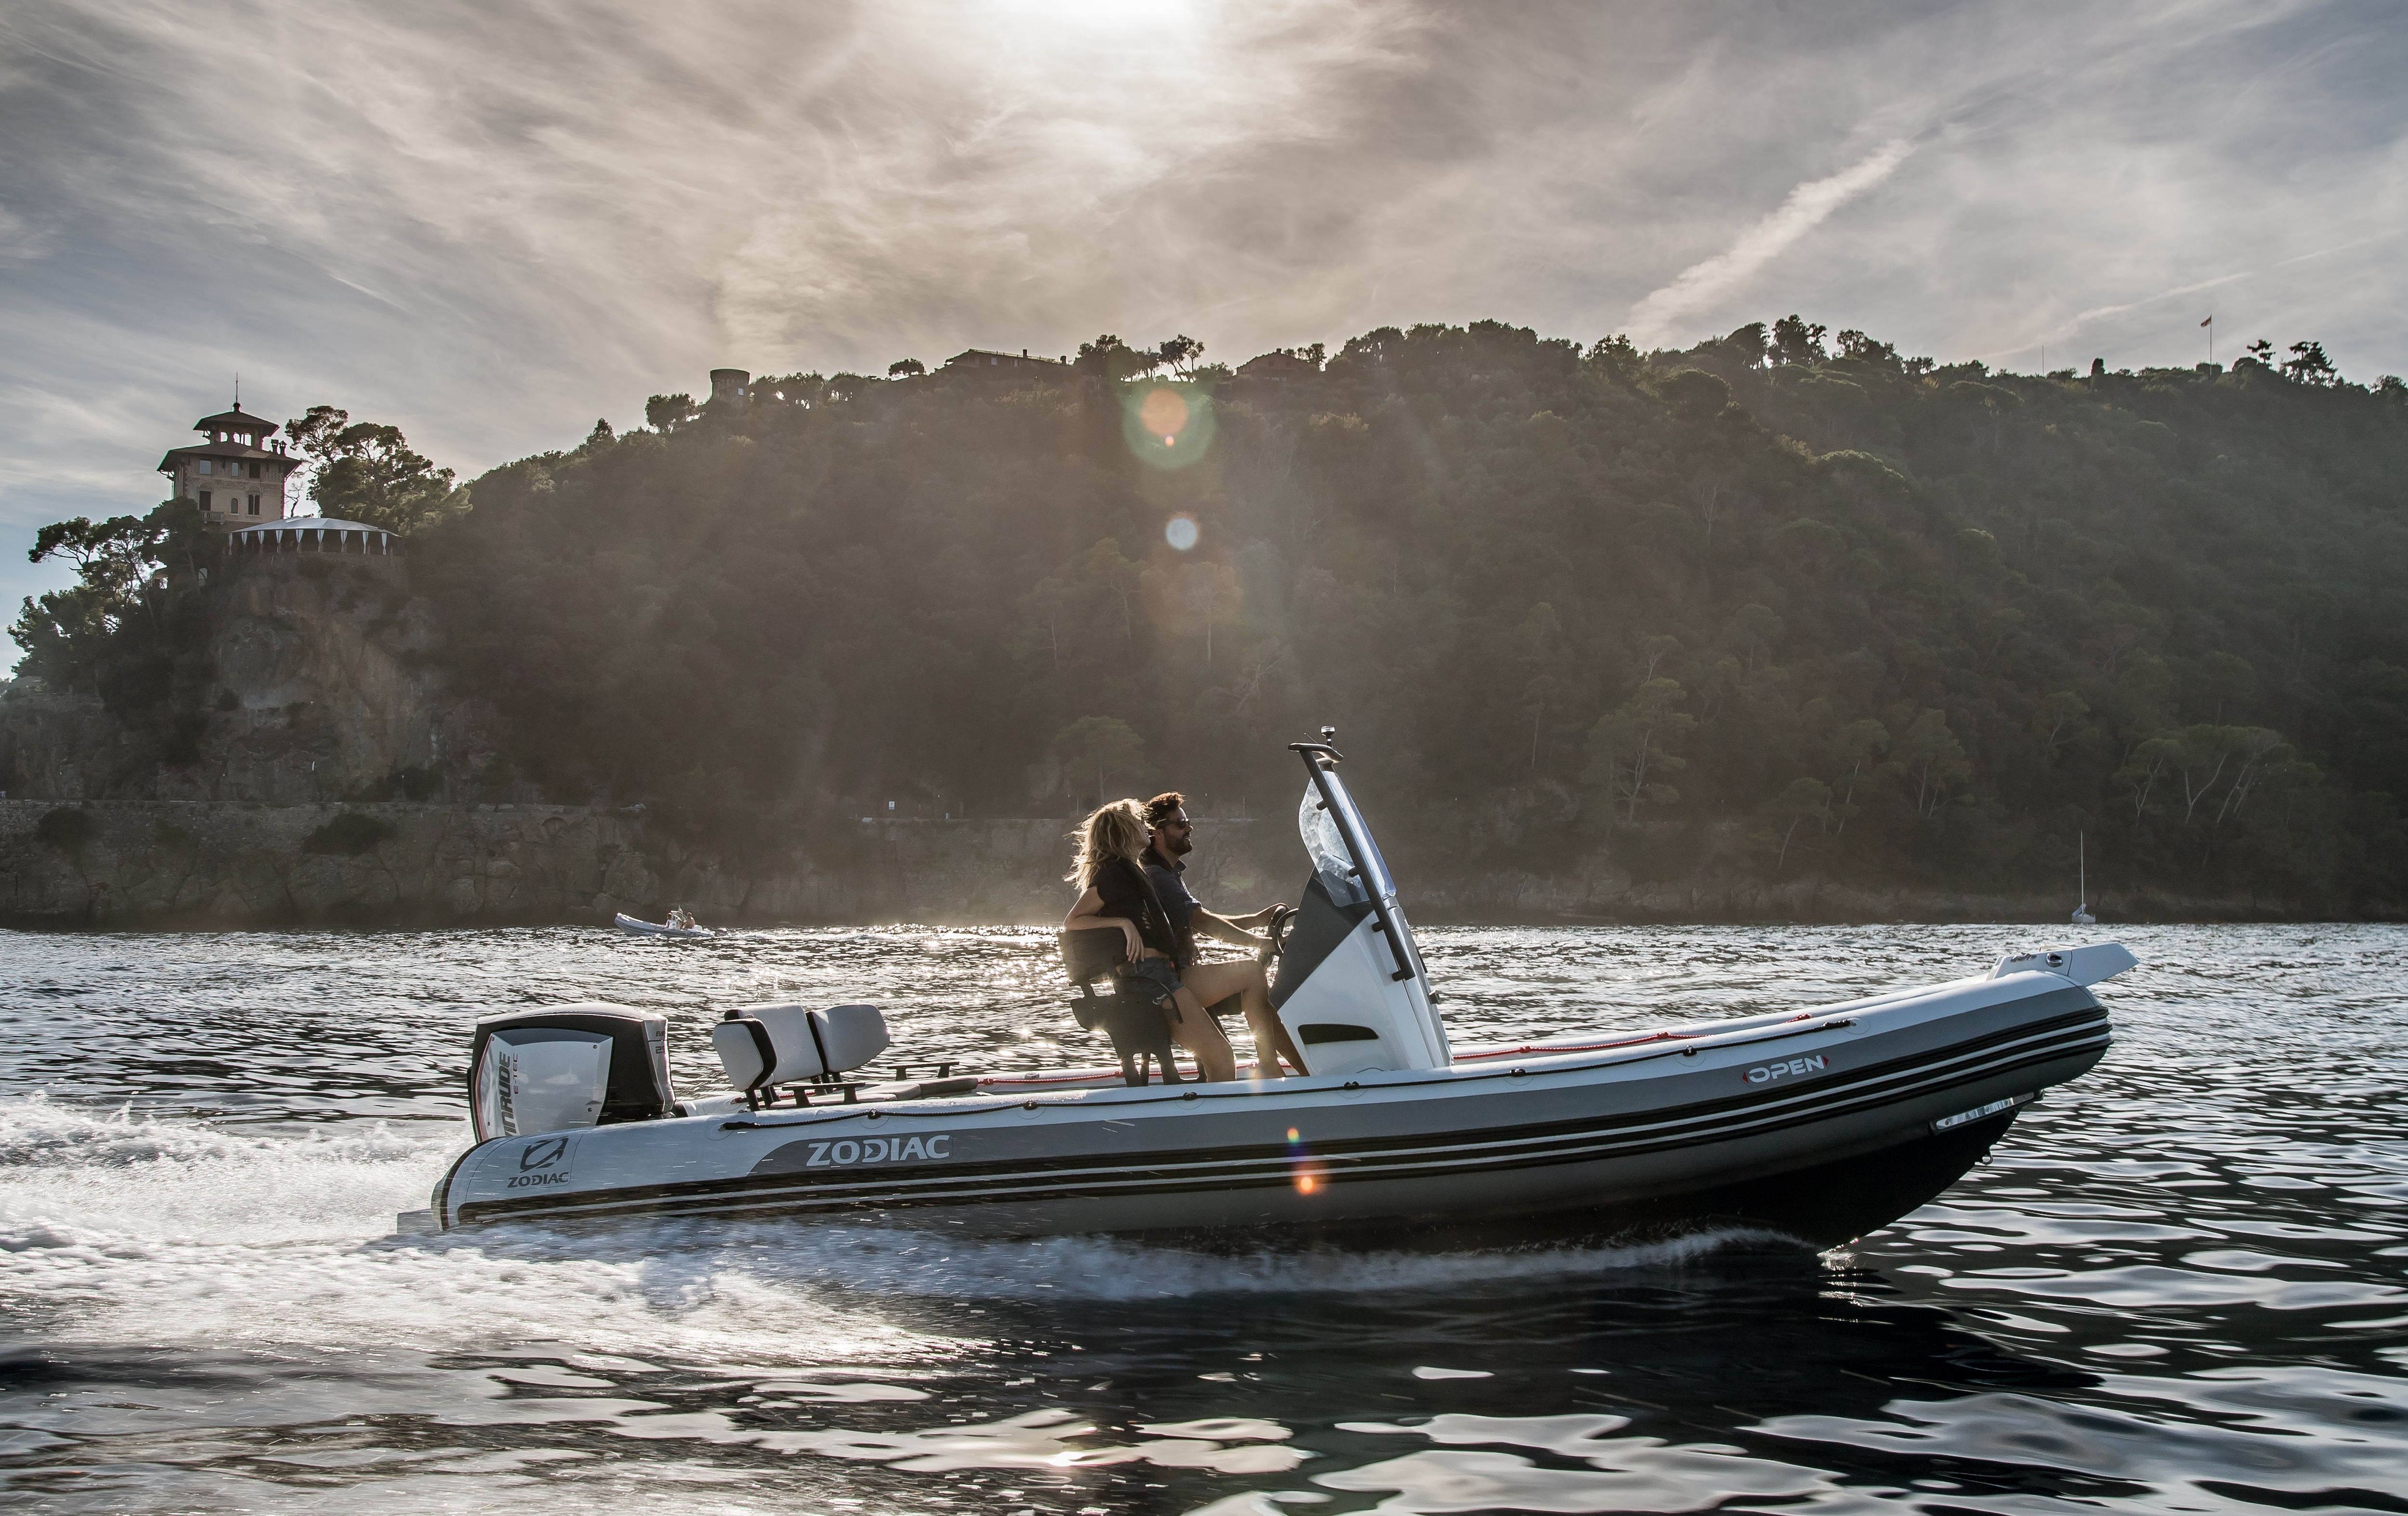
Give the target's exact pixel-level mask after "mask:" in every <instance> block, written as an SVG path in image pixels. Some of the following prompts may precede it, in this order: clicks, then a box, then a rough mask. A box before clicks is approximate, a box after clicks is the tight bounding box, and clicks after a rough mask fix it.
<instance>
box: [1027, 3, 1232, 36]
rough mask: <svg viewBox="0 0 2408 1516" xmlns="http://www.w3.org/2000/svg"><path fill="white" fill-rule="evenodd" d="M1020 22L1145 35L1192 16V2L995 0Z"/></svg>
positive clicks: (1187, 19)
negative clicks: (1142, 33) (1146, 32)
mask: <svg viewBox="0 0 2408 1516" xmlns="http://www.w3.org/2000/svg"><path fill="white" fill-rule="evenodd" d="M996 7H997V8H998V9H1000V10H1002V11H1003V12H1004V13H1005V14H1007V15H1009V16H1011V17H1012V18H1013V19H1014V20H1015V21H1022V22H1036V23H1039V24H1047V25H1054V26H1058V27H1062V28H1064V29H1068V30H1077V31H1082V32H1145V31H1155V30H1160V29H1162V28H1166V27H1171V26H1177V25H1180V24H1182V23H1183V22H1185V21H1189V20H1191V19H1192V18H1193V17H1194V16H1195V13H1196V7H1195V4H1194V0H996Z"/></svg>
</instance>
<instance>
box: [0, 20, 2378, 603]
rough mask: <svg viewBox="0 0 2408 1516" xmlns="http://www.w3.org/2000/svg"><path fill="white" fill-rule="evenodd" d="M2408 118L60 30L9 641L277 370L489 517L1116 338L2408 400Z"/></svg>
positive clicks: (2012, 50) (2271, 52) (1804, 85)
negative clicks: (1399, 341) (691, 434)
mask: <svg viewBox="0 0 2408 1516" xmlns="http://www.w3.org/2000/svg"><path fill="white" fill-rule="evenodd" d="M2401 79H2408V8H2403V7H2401V6H2400V5H2398V4H2396V3H2393V0H2330V3H2322V0H2154V3H2153V0H2131V3H2128V4H2122V5H2117V6H2112V7H2110V6H2098V5H2089V4H2057V3H2050V0H2023V3H2016V4H1979V5H1974V4H1913V3H1905V0H1893V3H1883V4H1860V3H1850V0H1814V3H1805V0H1788V3H1784V0H1751V3H1746V4H1719V3H1713V0H1685V3H1684V4H1681V5H1678V6H1670V5H1663V4H1660V3H1645V4H1631V3H1618V0H1595V3H1578V4H1508V3H1493V4H1492V3H1482V4H1476V5H1475V4H1469V3H1467V4H1461V5H1453V6H1442V5H1434V4H1427V3H1420V0H1248V3H1242V4H1240V3H1236V0H1229V3H1223V0H943V3H939V0H875V3H865V4H858V5H853V4H841V3H821V4H797V3H796V0H687V3H685V4H681V5H680V6H676V7H661V6H658V5H655V4H638V3H634V0H580V3H579V4H576V5H573V6H572V5H568V4H565V3H560V0H523V3H519V4H504V5H498V6H497V5H494V4H492V3H490V0H483V3H479V4H473V5H472V4H462V3H452V0H414V3H413V4H411V5H409V6H394V5H391V4H373V5H371V4H361V3H354V0H308V3H302V0H175V3H174V4H165V3H137V0H11V3H10V5H9V6H7V7H6V8H5V9H0V342H5V344H6V350H7V353H8V355H9V362H8V363H7V365H5V367H0V606H7V607H13V606H14V605H15V603H16V601H17V600H18V598H19V597H21V596H22V595H23V594H33V593H38V592H39V591H41V590H44V589H48V588H54V587H56V586H57V585H59V584H62V583H64V582H65V581H66V579H67V576H66V575H65V572H64V571H62V570H61V569H60V568H59V566H58V565H39V566H36V565H28V564H27V563H26V561H25V554H26V550H27V549H28V548H29V547H30V546H31V544H32V541H33V536H34V532H35V530H36V527H37V526H38V525H39V524H41V523H42V522H50V521H55V520H59V519H62V518H64V517H67V516H74V515H90V516H103V515H118V514H124V513H128V512H136V513H138V512H140V511H142V510H145V509H147V508H149V507H150V506H151V505H152V504H154V503H156V501H157V500H158V499H159V498H160V497H161V494H162V493H163V492H162V483H163V481H162V480H161V479H159V477H158V476H157V475H156V474H155V473H154V472H153V470H154V468H155V466H156V465H157V463H158V460H159V456H160V454H161V453H163V452H164V451H166V450H167V449H168V448H171V447H177V446H181V445H183V444H185V443H187V442H191V441H193V440H196V438H195V437H194V436H193V434H192V432H191V427H192V423H193V421H194V420H196V419H197V418H199V417H200V416H202V415H204V414H207V413H208V412H212V411H216V410H220V409H222V408H224V407H225V405H226V404H227V403H228V402H229V401H230V400H231V399H232V398H233V394H234V386H235V382H236V375H237V374H239V375H240V382H241V386H242V390H241V393H242V400H243V404H244V406H245V408H247V409H250V410H252V411H255V412H257V413H260V414H262V415H265V416H267V417H270V418H272V419H277V420H283V419H286V418H289V417H294V416H298V415H299V414H301V412H302V411H303V410H304V409H306V408H308V407H309V406H312V405H320V404H331V405H336V406H339V407H341V408H344V409H346V410H348V411H350V412H351V414H352V416H353V417H354V418H357V419H367V420H375V421H380V422H392V423H394V424H395V425H398V426H400V427H401V428H402V429H403V430H404V431H405V432H406V433H407V434H408V435H409V438H410V440H411V442H412V444H413V445H414V446H416V447H417V448H418V449H419V450H420V451H423V452H426V453H428V454H429V455H431V456H432V457H434V458H435V459H436V460H437V462H438V463H441V464H444V465H449V466H452V467H453V468H456V469H458V470H459V471H460V473H461V475H462V477H463V478H464V479H465V478H473V477H474V476H475V475H476V474H477V473H479V472H480V471H482V470H483V469H485V468H488V467H491V466H492V465H495V464H498V463H502V462H505V461H508V460H509V459H511V458H515V457H520V456H523V455H525V454H527V453H531V452H538V451H545V450H548V449H552V448H560V447H568V446H573V445H574V444H575V443H576V442H578V441H579V440H581V438H582V437H583V436H584V435H585V434H586V432H587V431H588V430H589V429H590V428H591V427H592V426H593V424H594V422H595V419H596V418H597V417H601V418H606V419H608V420H609V421H610V422H612V424H613V425H614V426H617V427H620V428H622V429H624V428H625V427H627V426H629V425H635V424H640V423H641V421H642V416H643V406H644V400H645V398H646V397H647V396H648V395H651V394H654V393H673V392H679V391H686V392H699V391H703V390H705V389H707V387H708V379H707V377H706V376H707V373H708V371H709V370H710V368H712V367H716V366H732V367H740V368H746V369H749V370H752V371H753V372H755V373H787V372H794V371H798V370H807V369H810V370H818V371H821V372H824V373H834V372H837V371H839V370H846V369H850V370H853V371H854V372H865V373H881V374H882V373H884V372H885V370H886V365H888V364H889V363H891V362H893V361H895V360H896V359H901V358H918V359H920V360H922V361H923V362H925V363H927V364H929V365H931V366H934V365H936V364H938V363H939V362H940V361H942V360H943V359H944V358H945V357H947V356H949V355H950V354H952V353H953V352H956V351H959V350H962V349H963V348H966V347H983V348H996V349H1004V350H1019V349H1022V348H1027V349H1030V350H1034V351H1037V352H1040V353H1050V354H1055V355H1059V354H1062V353H1066V352H1069V351H1071V350H1075V349H1076V347H1077V345H1078V344H1079V343H1080V342H1081V341H1082V340H1085V339H1088V338H1092V337H1094V336H1097V334H1099V333H1104V332H1111V333H1113V334H1116V335H1118V336H1122V337H1124V338H1125V339H1127V340H1129V341H1130V342H1132V343H1153V342H1156V341H1159V340H1160V339H1161V338H1163V337H1167V336H1171V335H1173V334H1174V333H1184V334H1187V335H1190V336H1196V337H1198V338H1200V339H1202V340H1203V342H1204V343H1205V346H1206V356H1207V358H1208V359H1218V360H1224V361H1227V362H1229V363H1231V364H1236V363H1240V362H1242V361H1243V360H1244V359H1246V358H1248V357H1250V356H1253V355H1254V354H1255V353H1259V352H1263V351H1266V350H1269V349H1271V348H1274V347H1287V346H1296V345H1302V344H1308V343H1312V342H1316V341H1320V342H1326V343H1329V344H1330V345H1331V346H1332V347H1333V348H1334V347H1336V346H1338V345H1339V344H1340V343H1342V342H1343V341H1344V340H1345V339H1346V338H1347V337H1349V336H1355V335H1357V334H1359V333H1362V332H1365V331H1368V330H1369V329H1371V328H1374V327H1377V326H1383V325H1399V326H1402V325H1411V324H1413V323H1415V322H1466V321H1474V320H1480V319H1484V318H1486V319H1496V320H1500V321H1505V322H1512V323H1515V324H1518V325H1526V326H1531V327H1535V328H1537V329H1538V330H1539V332H1540V333H1541V334H1542V335H1544V336H1565V337H1573V338H1577V339H1579V340H1582V341H1584V342H1587V341H1593V340H1596V339H1597V338H1599V337H1602V336H1610V335H1613V334H1616V333H1624V334H1627V335H1628V336H1631V337H1632V339H1633V340H1635V341H1637V342H1639V343H1640V344H1641V346H1642V347H1650V348H1653V347H1680V346H1687V345H1689V344H1691V343H1694V342H1696V341H1698V340H1699V339H1701V338H1703V337H1706V336H1715V335H1719V334H1721V333H1724V332H1727V331H1729V330H1730V329H1732V328H1733V327H1735V326H1738V325H1741V324H1742V323H1743V322H1749V321H1758V320H1770V319H1772V318H1774V317H1777V316H1781V315H1785V314H1787V313H1789V312H1792V311H1795V312H1798V313H1800V314H1802V315H1804V316H1805V317H1806V318H1807V319H1808V320H1809V321H1814V322H1824V323H1826V324H1827V325H1828V326H1829V327H1830V328H1831V329H1832V330H1834V331H1838V330H1842V329H1844V328H1848V327H1855V328H1857V329H1860V330H1863V331H1865V332H1868V333H1870V334H1871V335H1872V336H1876V337H1879V338H1881V339H1883V340H1885V341H1889V342H1892V343H1895V344H1896V345H1897V346H1898V348H1899V350H1900V351H1902V352H1907V353H1914V354H1929V355H1931V356H1934V357H1936V358H1938V359H1940V360H1941V361H1942V362H1957V361H1962V360H1964V359H1969V358H1978V359H1981V360H1983V361H1984V362H1986V363H1989V364H1991V365H1994V366H2001V367H2008V368H2014V369H2018V370H2026V371H2036V370H2039V369H2040V368H2041V367H2042V365H2043V361H2044V362H2045V365H2046V366H2048V367H2052V368H2055V367H2066V366H2073V365H2083V366H2086V365H2088V364H2089V362H2090V360H2091V359H2092V358H2094V357H2096V358H2103V359H2105V360H2106V362H2107V365H2108V366H2109V367H2111V368H2120V367H2140V366H2145V365H2164V364H2190V363H2196V362H2199V361H2200V360H2201V359H2203V358H2205V357H2206V356H2207V338H2208V336H2209V332H2208V331H2206V330H2202V329H2200V325H2199V322H2200V320H2201V319H2202V318H2204V317H2207V316H2209V315H2211V314H2212V315H2213V316H2214V327H2213V328H2212V331H2213V332H2214V334H2215V342H2216V356H2217V358H2218V359H2219V360H2225V359H2229V357H2230V356H2231V355H2232V354H2234V353H2236V352H2238V351H2239V350H2240V348H2241V346H2242V344H2243V343H2244V342H2247V341H2249V340H2252V339H2255V338H2258V337H2265V338H2269V339H2271V340H2272V341H2274V342H2275V343H2276V344H2277V346H2284V347H2286V346H2287V345H2288V344H2290V343H2291V342H2293V341H2298V340H2301V339H2308V338H2313V339H2315V340H2318V341H2321V342H2322V343H2323V344H2324V345H2325V348H2326V350H2328V352H2329V353H2330V354H2331V355H2332V357H2333V359H2334V361H2335V362H2336V363H2337V364H2339V365H2340V366H2341V368H2342V370H2343V373H2344V375H2345V376H2347V377H2348V378H2350V379H2356V380H2359V381H2367V380H2372V379H2375V378H2376V377H2378V376H2379V375H2382V374H2386V373H2408V295H2403V287H2402V279H2401V275H2400V270H2401V265H2402V260H2403V257H2408V105H2404V104H2403V101H2408V92H2403V91H2402V90H2401V86H2400V82H2399V81H2400V80H2401ZM0 651H13V650H0Z"/></svg>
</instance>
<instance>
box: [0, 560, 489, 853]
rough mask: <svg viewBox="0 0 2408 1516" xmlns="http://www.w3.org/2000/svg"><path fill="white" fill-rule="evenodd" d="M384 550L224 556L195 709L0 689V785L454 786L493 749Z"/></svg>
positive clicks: (171, 789)
mask: <svg viewBox="0 0 2408 1516" xmlns="http://www.w3.org/2000/svg"><path fill="white" fill-rule="evenodd" d="M406 569H407V565H405V564H404V563H403V562H402V561H400V560H396V559H344V558H339V557H328V558H320V557H316V556H314V555H311V556H296V557H283V558H265V559H252V560H235V561H233V565H232V566H230V567H226V568H222V569H221V570H220V571H219V572H220V573H221V575H222V579H221V581H220V582H219V583H217V584H215V585H213V586H211V587H210V588H209V590H208V594H207V597H206V620H207V626H208V649H207V651H208V663H207V679H206V685H205V687H204V688H201V689H199V690H197V691H192V692H187V693H186V694H187V702H188V704H190V705H191V706H193V708H192V709H187V710H182V711H179V712H178V713H177V714H176V715H175V716H174V717H173V718H172V719H168V720H162V719H159V717H158V714H157V713H156V712H141V713H136V712H128V711H123V710H120V711H111V710H108V709H107V708H104V706H103V703H102V701H101V699H100V697H99V696H97V695H93V694H53V693H50V692H47V691H42V690H38V689H31V688H24V687H22V686H14V685H12V686H10V687H8V688H7V690H6V692H5V694H0V789H5V790H6V791H7V794H9V795H11V796H17V797H26V796H30V797H35V798H40V799H50V800H98V799H128V800H217V801H257V802H263V803H265V804H268V805H297V804H307V803H309V802H315V801H324V800H337V799H346V798H352V797H358V796H365V795H371V794H385V793H397V792H398V791H400V790H401V789H402V788H403V787H404V786H405V785H407V786H409V787H410V788H414V789H416V790H418V791H419V792H420V793H421V794H422V795H431V794H438V793H442V792H444V791H446V790H451V791H453V792H457V791H458V790H459V789H460V788H461V782H462V778H463V776H464V775H467V774H472V773H473V772H474V770H475V768H476V767H477V765H478V764H479V761H480V759H481V758H482V757H483V756H484V755H485V752H486V751H487V750H488V748H489V744H487V743H486V742H485V741H484V739H483V737H482V731H483V726H484V723H483V722H481V721H480V719H479V716H478V713H477V712H475V711H473V710H470V709H466V708H460V707H459V706H458V705H457V704H456V703H454V702H451V701H448V700H447V699H446V698H445V696H444V692H443V689H442V686H441V682H440V680H439V679H437V678H436V677H435V676H434V675H433V674H431V673H430V672H429V671H428V670H427V668H426V666H425V665H424V664H423V661H422V660H421V657H420V655H421V654H423V653H424V652H425V651H426V650H427V649H428V648H429V647H431V646H432V645H433V643H434V641H435V639H436V636H437V625H436V618H435V615H434V612H433V608H431V607H429V606H428V605H427V603H426V602H425V601H423V600H420V599H413V598H412V597H411V596H410V594H409V588H408V583H407V579H406V578H405V575H406Z"/></svg>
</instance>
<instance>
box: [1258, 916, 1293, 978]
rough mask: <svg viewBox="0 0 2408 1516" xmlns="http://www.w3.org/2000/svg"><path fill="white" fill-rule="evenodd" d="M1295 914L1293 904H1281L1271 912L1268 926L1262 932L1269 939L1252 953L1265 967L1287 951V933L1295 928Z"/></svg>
mask: <svg viewBox="0 0 2408 1516" xmlns="http://www.w3.org/2000/svg"><path fill="white" fill-rule="evenodd" d="M1296 918H1297V908H1295V907H1294V906H1282V907H1281V908H1279V909H1278V910H1277V911H1275V912H1274V913H1273V914H1272V916H1271V924H1270V927H1269V930H1268V931H1266V932H1265V933H1264V934H1263V936H1264V937H1267V938H1269V940H1268V941H1266V942H1265V943H1264V944H1263V946H1262V949H1261V951H1258V952H1256V953H1255V954H1254V957H1255V959H1256V960H1257V961H1258V962H1260V963H1262V964H1263V965H1265V966H1266V967H1268V966H1269V965H1271V964H1272V963H1274V962H1275V961H1277V960H1278V958H1279V955H1280V954H1282V953H1283V952H1285V951H1287V939H1288V935H1289V934H1290V933H1291V932H1293V931H1295V930H1296Z"/></svg>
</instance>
